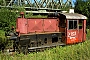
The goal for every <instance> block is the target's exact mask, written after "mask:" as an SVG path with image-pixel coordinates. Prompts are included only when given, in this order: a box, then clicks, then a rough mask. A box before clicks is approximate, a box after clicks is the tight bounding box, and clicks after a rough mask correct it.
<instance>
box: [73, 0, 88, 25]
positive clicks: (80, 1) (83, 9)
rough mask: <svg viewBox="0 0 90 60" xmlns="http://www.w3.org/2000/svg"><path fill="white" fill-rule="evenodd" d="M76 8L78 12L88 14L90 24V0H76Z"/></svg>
mask: <svg viewBox="0 0 90 60" xmlns="http://www.w3.org/2000/svg"><path fill="white" fill-rule="evenodd" d="M74 10H75V12H76V13H80V14H83V15H85V16H87V17H88V19H87V26H90V24H89V23H90V0H76V2H75V8H74Z"/></svg>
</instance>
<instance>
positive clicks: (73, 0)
mask: <svg viewBox="0 0 90 60" xmlns="http://www.w3.org/2000/svg"><path fill="white" fill-rule="evenodd" d="M66 1H67V0H63V2H66ZM71 1H72V6H74V2H75V1H76V0H71Z"/></svg>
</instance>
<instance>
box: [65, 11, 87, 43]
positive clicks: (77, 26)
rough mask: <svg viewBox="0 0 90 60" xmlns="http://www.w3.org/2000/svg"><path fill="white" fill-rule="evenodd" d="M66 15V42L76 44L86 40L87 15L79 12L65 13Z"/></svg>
mask: <svg viewBox="0 0 90 60" xmlns="http://www.w3.org/2000/svg"><path fill="white" fill-rule="evenodd" d="M64 15H65V16H66V22H67V23H66V25H67V26H66V27H67V29H66V44H74V43H78V42H83V41H85V40H86V19H87V17H85V16H83V15H81V14H77V13H64Z"/></svg>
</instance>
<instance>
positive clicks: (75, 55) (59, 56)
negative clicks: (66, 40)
mask: <svg viewBox="0 0 90 60" xmlns="http://www.w3.org/2000/svg"><path fill="white" fill-rule="evenodd" d="M0 58H1V59H2V60H89V59H90V41H86V42H84V43H79V44H75V45H70V46H65V47H61V46H58V47H56V48H52V49H49V50H45V51H44V52H34V53H30V54H27V55H24V54H15V55H12V56H10V55H8V54H0Z"/></svg>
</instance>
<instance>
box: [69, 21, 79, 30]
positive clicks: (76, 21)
mask: <svg viewBox="0 0 90 60" xmlns="http://www.w3.org/2000/svg"><path fill="white" fill-rule="evenodd" d="M70 21H72V22H73V24H72V25H73V27H72V28H70V26H69V25H70V24H69V23H70ZM75 21H76V22H77V24H76V25H77V27H76V28H74V27H75V24H74V23H75ZM67 27H68V30H75V29H78V20H68V26H67Z"/></svg>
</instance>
